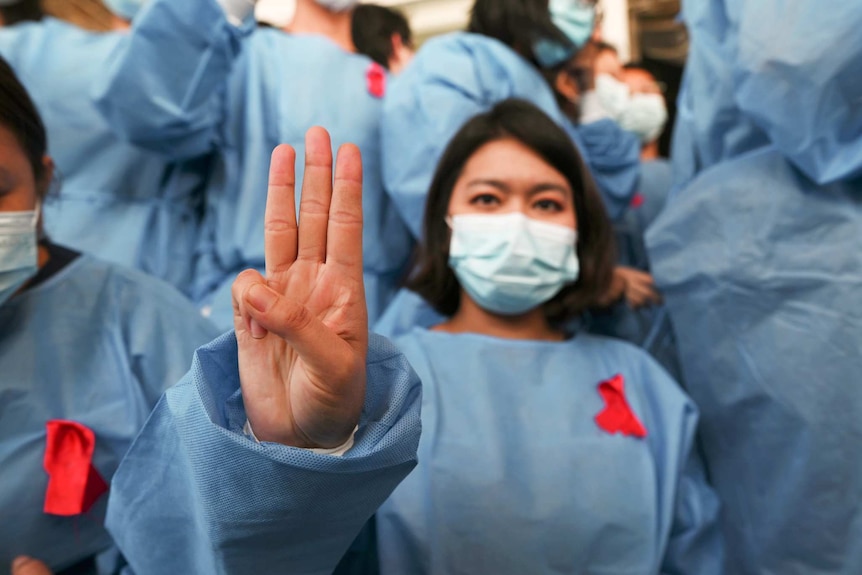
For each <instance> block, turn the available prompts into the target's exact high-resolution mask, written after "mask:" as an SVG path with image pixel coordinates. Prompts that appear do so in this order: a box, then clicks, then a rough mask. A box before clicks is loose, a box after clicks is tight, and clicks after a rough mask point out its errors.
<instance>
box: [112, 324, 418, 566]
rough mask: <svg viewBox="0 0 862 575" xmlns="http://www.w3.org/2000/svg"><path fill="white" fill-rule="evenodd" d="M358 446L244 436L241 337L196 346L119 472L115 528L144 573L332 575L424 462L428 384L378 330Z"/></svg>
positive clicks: (122, 545) (370, 357)
mask: <svg viewBox="0 0 862 575" xmlns="http://www.w3.org/2000/svg"><path fill="white" fill-rule="evenodd" d="M367 370H368V388H367V393H366V400H365V406H364V409H363V412H362V417H361V419H360V424H359V429H358V431H357V433H356V437H355V445H354V447H353V448H352V449H351V450H350V451H348V452H347V453H346V454H345V455H344V456H343V457H333V456H328V455H320V454H316V453H314V452H312V451H308V450H303V449H296V448H292V447H287V446H284V445H279V444H274V443H256V442H254V441H253V440H251V439H249V438H248V437H246V436H244V435H243V434H242V431H241V428H242V425H243V424H244V423H245V420H246V416H245V410H244V408H243V406H242V396H241V393H240V390H239V373H238V365H237V347H236V338H235V336H234V334H233V333H228V334H225V335H224V336H222V337H221V338H219V339H217V340H215V341H214V342H213V343H211V344H209V345H208V346H205V347H203V348H201V349H199V350H198V352H197V353H196V355H195V360H194V363H193V366H192V370H191V371H190V372H189V373H188V374H187V375H186V377H184V378H183V379H182V380H181V381H180V382H179V383H178V384H177V385H176V386H175V387H173V388H171V389H170V390H168V392H167V393H166V394H165V395H164V396H163V397H162V399H161V400H160V401H159V403H158V405H157V406H156V408H155V410H154V411H153V413H152V415H151V416H150V419H149V420H148V422H147V424H146V425H145V427H144V429H143V430H142V431H141V433H140V435H139V436H138V438H137V439H136V440H135V443H134V445H133V446H132V448H131V449H130V451H129V452H128V454H127V455H126V458H125V460H124V461H123V463H122V464H121V466H120V469H119V470H118V472H117V473H116V475H115V476H114V480H113V483H112V487H111V499H110V504H109V509H108V519H107V524H108V528H109V530H110V531H111V533H112V535H113V536H114V538H115V540H116V542H117V545H118V547H119V548H120V551H121V552H122V553H123V555H124V556H125V558H126V560H127V561H128V563H129V566H130V568H129V569H128V570H127V572H131V571H133V572H134V573H135V574H137V575H151V574H152V575H155V574H162V573H222V574H227V573H237V574H247V573H290V574H300V573H302V574H321V575H323V574H327V575H328V574H329V573H331V572H332V570H333V568H334V567H335V565H336V564H337V563H338V560H339V559H340V558H341V556H342V555H343V554H344V552H345V551H346V550H347V548H348V547H349V545H350V543H351V541H352V539H353V537H354V536H355V535H356V534H357V533H358V532H359V530H360V529H361V527H362V525H363V524H364V523H365V522H366V521H367V520H368V518H369V517H370V516H371V515H372V514H373V513H374V511H375V510H376V509H377V507H378V506H379V505H380V504H381V503H382V502H383V501H384V500H385V499H386V498H387V497H388V496H389V494H390V493H391V491H392V490H393V489H394V488H395V486H396V485H397V484H398V483H399V482H400V481H401V480H402V479H403V478H404V477H405V476H406V475H407V474H408V473H409V472H410V470H411V469H413V467H414V465H415V464H416V448H417V445H418V441H419V428H420V423H419V405H420V386H419V381H418V378H417V377H416V375H415V374H414V373H413V371H412V369H411V368H410V366H409V364H408V363H407V361H406V359H405V358H404V356H403V355H401V353H400V352H398V351H397V350H396V349H395V348H394V347H393V346H392V345H391V344H390V343H388V342H387V341H386V340H385V339H383V338H381V337H380V336H375V335H372V337H371V341H370V349H369V354H368V362H367Z"/></svg>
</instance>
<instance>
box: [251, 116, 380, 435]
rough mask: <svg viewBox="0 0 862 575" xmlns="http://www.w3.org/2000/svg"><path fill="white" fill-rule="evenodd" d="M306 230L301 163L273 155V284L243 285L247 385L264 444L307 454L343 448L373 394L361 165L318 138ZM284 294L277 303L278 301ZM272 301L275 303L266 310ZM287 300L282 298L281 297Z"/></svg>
mask: <svg viewBox="0 0 862 575" xmlns="http://www.w3.org/2000/svg"><path fill="white" fill-rule="evenodd" d="M307 138H308V140H307V143H306V167H305V177H304V179H303V181H304V183H303V190H302V200H301V203H300V217H299V222H300V223H299V226H297V225H296V218H295V213H296V212H295V204H294V190H293V182H294V174H293V171H294V168H293V166H294V154H293V150H292V149H290V148H289V147H286V146H284V147H280V148H279V149H277V150H276V151H275V153H274V154H273V163H272V168H271V170H270V189H269V194H268V199H267V213H266V267H267V272H266V278H264V277H263V276H261V275H260V274H258V273H257V272H254V271H247V272H243V274H241V275H240V276H239V277H238V278H237V281H236V282H235V284H234V310H235V313H234V319H235V327H236V334H237V342H238V345H239V366H240V381H241V384H242V392H243V399H244V402H245V406H246V412H247V414H248V417H249V421H250V422H251V424H252V427H253V429H254V431H255V434H256V435H257V436H258V437H259V438H260V439H262V440H268V441H278V442H280V443H285V444H288V445H295V446H300V447H314V446H322V447H331V446H334V445H338V444H340V443H343V442H344V440H345V439H346V437H347V435H348V434H349V433H350V431H351V430H352V429H353V427H354V426H355V425H356V422H357V421H358V419H359V412H360V411H361V408H362V403H363V399H364V394H365V358H366V354H367V347H368V320H367V314H366V311H365V297H364V290H363V284H362V247H361V244H362V223H361V219H362V201H361V181H362V173H361V161H360V159H359V154H358V150H356V149H355V148H354V147H346V148H345V149H343V150H342V153H340V154H339V159H338V165H337V167H336V178H335V186H334V190H333V186H332V165H331V164H332V155H331V151H330V150H331V149H330V143H329V138H328V136H327V135H326V133H325V132H324V131H323V130H321V129H312V130H310V131H309V134H308V136H307ZM273 292H274V293H273ZM267 293H269V294H270V297H271V298H272V299H274V300H275V301H262V300H261V299H260V296H261V295H266V294H267ZM276 294H277V296H278V297H275V296H276Z"/></svg>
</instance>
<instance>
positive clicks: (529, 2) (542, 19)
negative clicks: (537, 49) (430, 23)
mask: <svg viewBox="0 0 862 575" xmlns="http://www.w3.org/2000/svg"><path fill="white" fill-rule="evenodd" d="M467 31H468V32H472V33H474V34H482V35H484V36H489V37H491V38H495V39H497V40H499V41H500V42H502V43H503V44H505V45H506V46H508V47H509V48H511V49H513V50H514V51H515V52H517V53H518V54H520V55H521V56H523V57H524V58H526V59H528V60H530V61H531V62H532V63H533V64H534V65H535V66H536V67H539V64H538V61H537V60H536V57H535V55H534V52H533V45H534V44H535V43H536V41H538V40H549V41H553V42H558V43H560V44H561V45H563V46H566V47H572V43H571V41H570V40H569V39H568V38H567V37H566V35H565V34H563V33H562V32H561V31H560V29H559V28H557V27H556V26H555V25H554V23H553V22H552V21H551V13H550V11H549V9H548V0H476V3H475V4H473V9H472V11H471V13H470V23H469V24H468V25H467Z"/></svg>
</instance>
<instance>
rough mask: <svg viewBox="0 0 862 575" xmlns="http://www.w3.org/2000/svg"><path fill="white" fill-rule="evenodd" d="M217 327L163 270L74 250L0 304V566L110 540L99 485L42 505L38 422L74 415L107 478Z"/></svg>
mask: <svg viewBox="0 0 862 575" xmlns="http://www.w3.org/2000/svg"><path fill="white" fill-rule="evenodd" d="M216 334H217V331H216V330H215V327H213V326H212V325H210V324H209V322H207V321H206V320H204V319H203V318H201V317H200V314H198V312H197V310H196V309H195V308H194V306H193V305H192V304H191V303H189V302H188V301H187V300H186V299H185V298H183V297H182V296H181V295H180V294H179V293H177V292H176V291H175V290H173V289H171V288H170V287H169V286H167V285H165V284H163V283H162V282H160V281H158V280H156V279H153V278H151V277H148V276H145V275H143V274H140V273H138V272H135V271H133V270H127V269H125V268H121V267H118V266H114V265H110V264H106V263H102V262H99V261H98V260H95V259H92V258H90V257H88V256H80V257H78V258H77V259H76V260H74V261H73V262H72V263H70V264H68V265H67V266H66V267H65V268H63V269H62V270H61V271H59V272H58V273H57V274H55V275H54V276H52V277H50V278H49V279H47V280H46V281H45V282H44V283H41V284H39V285H37V286H35V287H33V288H32V289H30V290H27V291H25V292H22V293H21V294H19V295H17V296H14V297H13V298H12V299H10V300H9V301H7V302H6V303H5V304H3V305H2V306H0V470H2V471H0V516H2V517H3V518H4V520H3V521H0V573H8V569H9V565H10V563H11V561H12V559H13V558H14V557H15V556H17V555H25V554H27V555H31V556H33V557H39V558H41V559H42V560H44V561H46V562H47V563H48V565H50V566H51V567H52V568H53V569H55V570H59V569H63V568H65V567H68V566H69V565H72V564H75V563H77V562H78V561H80V560H82V559H84V558H87V557H91V556H93V555H95V554H97V553H100V552H102V551H105V550H106V549H108V548H110V547H111V538H110V536H109V535H108V533H107V531H106V530H105V528H104V526H103V520H104V517H105V508H106V503H107V496H104V495H103V496H102V497H101V498H100V499H99V500H98V502H97V503H96V505H95V506H94V507H93V508H92V509H91V510H90V511H89V512H88V513H86V514H84V515H79V516H74V517H59V516H52V515H46V514H44V513H43V512H42V507H43V503H44V500H45V490H46V487H47V484H48V476H47V475H46V473H45V472H44V470H43V468H42V459H43V456H44V453H45V440H46V431H45V424H46V422H47V421H48V420H52V419H66V420H73V421H77V422H79V423H82V424H84V425H86V426H87V427H89V428H90V429H92V430H93V431H94V432H95V435H96V451H95V455H94V458H93V464H94V466H95V467H96V469H97V470H98V471H99V473H100V474H101V475H102V477H103V478H104V479H105V480H106V481H109V480H110V478H111V476H112V475H113V474H114V471H115V470H116V469H117V466H118V465H119V463H120V460H121V459H122V458H123V454H125V453H126V450H128V448H129V446H130V445H131V443H132V440H133V439H134V438H135V435H136V434H137V432H138V430H139V429H140V428H141V427H142V426H143V425H144V421H145V420H146V418H147V416H148V415H149V413H150V410H151V409H152V407H153V406H154V405H155V404H156V402H157V400H158V398H159V396H160V395H161V393H162V392H163V391H164V390H165V389H166V388H167V387H168V386H169V385H171V384H173V383H175V382H176V381H177V380H178V379H179V378H180V377H182V375H183V374H184V373H185V372H186V371H187V370H188V368H189V365H190V364H191V358H192V354H193V352H194V350H195V348H196V347H197V346H199V345H202V344H204V343H206V342H208V341H209V340H210V339H212V338H213V337H215V335H216Z"/></svg>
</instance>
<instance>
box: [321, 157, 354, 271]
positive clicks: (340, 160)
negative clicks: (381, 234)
mask: <svg viewBox="0 0 862 575" xmlns="http://www.w3.org/2000/svg"><path fill="white" fill-rule="evenodd" d="M326 263H327V264H335V265H338V266H343V267H344V268H345V271H346V272H347V273H348V274H349V275H352V276H353V277H354V278H356V279H357V280H360V281H361V279H362V156H361V154H360V152H359V148H357V147H356V146H354V145H353V144H345V145H343V146H341V148H340V149H339V150H338V156H337V159H336V162H335V183H334V186H333V191H332V205H331V207H330V209H329V228H328V230H327V246H326Z"/></svg>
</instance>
